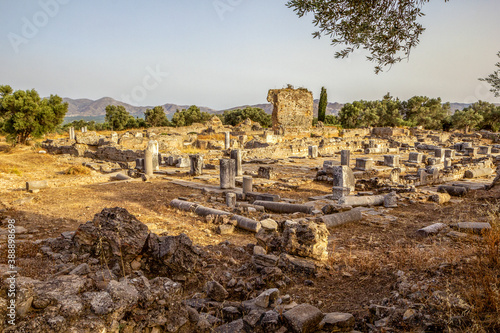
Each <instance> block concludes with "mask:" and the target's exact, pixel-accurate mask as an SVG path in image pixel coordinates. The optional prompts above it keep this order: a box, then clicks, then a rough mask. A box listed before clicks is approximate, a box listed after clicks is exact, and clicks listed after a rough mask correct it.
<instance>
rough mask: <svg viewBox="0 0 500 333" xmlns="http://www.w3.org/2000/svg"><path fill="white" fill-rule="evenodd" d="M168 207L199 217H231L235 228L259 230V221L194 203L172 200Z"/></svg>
mask: <svg viewBox="0 0 500 333" xmlns="http://www.w3.org/2000/svg"><path fill="white" fill-rule="evenodd" d="M170 205H171V206H172V207H175V208H177V209H180V210H184V211H189V212H194V213H195V214H197V215H200V216H207V215H218V216H220V215H231V220H235V221H236V223H237V225H236V226H237V227H239V228H241V229H244V230H247V231H251V232H258V231H259V230H260V228H261V225H260V222H259V221H255V220H252V219H249V218H247V217H244V216H241V215H233V214H231V213H229V212H225V211H223V210H218V209H213V208H208V207H204V206H201V205H198V204H196V203H194V202H189V201H184V200H179V199H174V200H172V201H170Z"/></svg>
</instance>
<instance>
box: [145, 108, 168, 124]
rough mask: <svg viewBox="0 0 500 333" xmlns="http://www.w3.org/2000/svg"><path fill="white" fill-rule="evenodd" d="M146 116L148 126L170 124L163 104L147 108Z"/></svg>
mask: <svg viewBox="0 0 500 333" xmlns="http://www.w3.org/2000/svg"><path fill="white" fill-rule="evenodd" d="M144 117H145V119H146V123H147V124H148V126H151V127H161V126H169V125H170V121H169V120H168V118H167V115H166V114H165V110H164V109H163V107H162V106H155V107H154V108H153V109H147V110H146V112H144Z"/></svg>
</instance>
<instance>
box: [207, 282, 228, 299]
mask: <svg viewBox="0 0 500 333" xmlns="http://www.w3.org/2000/svg"><path fill="white" fill-rule="evenodd" d="M205 290H206V293H207V296H208V297H209V298H211V299H213V300H214V301H217V302H222V301H224V300H225V299H226V298H227V297H228V296H229V293H228V292H227V291H226V289H224V287H223V286H222V285H221V284H220V283H218V282H217V281H209V282H207V284H206V285H205Z"/></svg>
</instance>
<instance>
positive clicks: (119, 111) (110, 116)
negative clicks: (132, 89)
mask: <svg viewBox="0 0 500 333" xmlns="http://www.w3.org/2000/svg"><path fill="white" fill-rule="evenodd" d="M131 117H132V116H131V115H130V113H128V111H127V110H126V109H125V107H124V106H122V105H108V106H106V122H107V123H108V124H109V126H111V129H112V130H114V131H121V130H123V129H124V128H126V127H127V124H128V123H129V122H130V118H131ZM132 118H133V117H132Z"/></svg>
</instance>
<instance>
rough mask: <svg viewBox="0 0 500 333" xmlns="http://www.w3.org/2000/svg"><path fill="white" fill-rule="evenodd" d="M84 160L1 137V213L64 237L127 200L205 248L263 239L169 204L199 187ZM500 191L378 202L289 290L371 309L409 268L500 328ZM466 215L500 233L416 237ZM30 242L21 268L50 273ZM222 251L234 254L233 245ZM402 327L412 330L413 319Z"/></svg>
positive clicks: (479, 325) (161, 227) (474, 318)
mask: <svg viewBox="0 0 500 333" xmlns="http://www.w3.org/2000/svg"><path fill="white" fill-rule="evenodd" d="M75 163H76V161H74V160H73V161H72V160H71V159H70V160H68V159H67V158H64V157H61V156H51V155H47V154H38V153H37V150H36V149H32V148H30V147H24V148H14V149H10V148H9V147H8V146H7V145H6V144H5V143H4V142H3V143H0V220H2V221H4V222H3V223H5V220H6V217H10V218H14V219H15V220H16V224H17V225H19V226H22V227H25V228H26V229H27V230H28V233H27V234H24V235H19V237H18V238H19V239H22V238H26V239H31V240H35V239H43V238H47V237H57V236H58V235H59V234H60V233H61V232H64V231H72V230H75V229H76V228H77V227H78V226H79V225H80V224H82V223H85V222H86V221H88V220H91V219H92V218H93V216H94V214H96V213H98V212H100V211H101V210H102V209H103V208H106V207H116V206H119V207H124V208H126V209H127V210H128V211H129V212H131V213H132V214H134V215H136V216H137V217H138V219H139V220H141V221H142V222H144V223H146V225H147V226H148V227H149V228H150V230H151V231H153V232H156V233H159V234H160V233H163V232H166V233H168V234H171V235H176V234H179V233H186V234H187V235H188V236H189V237H190V238H191V239H192V240H193V242H194V243H195V244H199V245H201V246H207V245H216V244H219V243H221V242H223V241H226V240H227V241H229V242H231V243H232V244H235V245H236V246H241V247H244V246H245V245H246V244H249V243H256V241H255V238H254V237H253V235H252V234H250V233H246V232H242V231H237V232H235V233H234V234H232V235H218V234H216V233H215V232H214V231H213V230H212V228H211V226H210V225H208V224H207V223H205V222H204V221H203V220H202V218H200V217H198V216H195V215H193V214H191V213H186V212H180V211H177V210H175V209H172V208H170V207H169V206H168V203H169V202H170V200H172V199H174V198H177V197H179V196H183V197H190V196H192V197H195V198H196V200H199V201H204V200H205V198H203V196H202V194H201V192H200V191H198V190H193V189H189V188H186V187H181V186H178V185H174V184H171V183H170V182H169V181H167V180H164V179H161V178H160V179H154V180H153V181H151V182H141V181H134V182H129V183H107V182H108V178H109V176H103V175H100V174H96V173H92V174H89V175H66V174H64V173H65V171H66V170H68V169H69V168H70V167H71V166H74V165H75ZM297 164H300V163H297ZM287 172H290V170H287ZM184 178H186V179H189V177H186V176H185V177H184ZM35 179H49V180H50V181H51V182H52V184H54V186H52V187H51V188H48V189H44V190H41V191H40V192H39V193H34V194H31V193H27V192H26V191H24V190H23V188H24V182H25V181H27V180H35ZM269 192H271V193H278V194H280V195H282V197H287V198H294V199H302V200H306V198H307V197H309V196H312V195H321V194H326V193H328V192H329V188H328V186H327V185H326V184H318V183H307V184H305V185H303V186H301V187H299V188H298V189H296V190H293V191H285V192H283V191H281V190H279V189H269ZM499 195H500V186H499V188H495V189H493V190H492V191H491V192H486V191H473V192H472V193H470V194H469V195H468V197H465V198H463V199H461V200H455V201H454V202H452V203H448V204H446V205H444V206H439V205H437V204H434V203H417V204H412V205H405V206H400V207H399V208H395V209H383V208H377V210H376V211H377V215H373V216H370V215H369V216H367V217H365V218H364V220H363V221H362V222H361V223H358V224H348V225H343V226H340V227H338V228H335V229H332V230H330V232H331V236H330V249H329V250H330V251H329V252H330V258H329V260H328V262H326V263H325V269H322V270H321V271H320V273H319V275H318V276H317V277H316V278H314V279H313V283H312V284H311V285H307V286H306V285H305V284H304V281H305V280H306V279H307V278H306V277H302V276H289V277H290V278H291V280H292V283H291V284H289V286H288V290H287V292H288V293H289V294H290V295H292V297H294V298H295V300H296V302H297V303H301V302H309V303H311V304H314V305H316V306H318V307H319V308H320V309H321V310H322V311H323V312H333V311H339V312H351V313H353V314H355V315H356V316H357V317H362V316H363V315H364V314H366V312H367V309H368V306H369V305H370V304H371V303H375V304H383V303H384V302H387V299H390V298H391V297H393V296H394V291H395V289H396V286H395V284H396V282H397V272H398V271H402V272H404V273H405V274H406V275H408V276H410V277H411V279H412V281H431V282H430V285H429V286H428V289H426V290H425V292H426V293H429V295H430V294H432V292H433V291H434V290H443V289H447V290H450V291H451V292H453V293H456V294H459V295H461V297H462V298H463V299H465V300H466V301H467V302H468V303H469V304H471V305H472V308H470V309H469V310H467V314H466V316H467V318H468V319H467V320H468V323H469V324H470V325H472V327H474V328H473V329H472V328H471V329H467V331H495V329H496V328H498V327H500V323H499V319H498V318H499V315H500V295H499V292H498V288H499V287H500V283H499V282H500V278H499V265H498V243H499V239H500V238H499V239H496V238H495V237H498V236H497V235H498V234H500V232H499V231H498V229H497V228H498V215H497V212H498V202H497V198H498V197H499ZM458 221H489V222H491V223H492V224H493V225H494V227H495V232H494V233H492V236H476V235H468V236H467V237H463V238H462V237H458V238H453V237H449V236H446V235H440V236H436V237H430V238H426V239H420V238H417V237H416V233H415V231H416V230H417V229H419V228H421V227H424V226H427V225H429V224H432V223H436V222H443V223H453V222H458ZM3 227H5V226H3ZM1 242H2V243H4V242H5V239H4V238H3V239H2V240H1ZM24 246H25V245H23V244H21V245H20V250H19V251H18V254H19V255H20V256H21V257H23V256H25V257H26V259H25V260H22V261H21V263H20V267H21V270H22V271H21V274H23V275H27V276H33V277H37V278H41V277H42V276H44V275H48V274H50V273H51V272H52V271H53V268H51V267H47V266H46V265H45V266H44V261H43V259H41V258H40V256H39V255H38V256H37V254H36V250H33V249H31V248H30V247H28V246H26V250H23V247H24ZM495 251H496V252H495ZM221 253H222V255H224V251H222V252H221ZM3 254H4V253H3V251H2V255H3ZM4 257H5V256H4ZM2 261H3V260H0V263H2ZM34 262H38V265H37V267H38V269H36V268H33V267H31V265H33V263H34ZM216 271H217V269H214V271H213V272H211V273H212V274H216ZM23 272H24V273H23ZM426 283H427V284H429V283H428V282H426ZM442 310H443V313H444V314H446V315H445V316H448V318H445V319H446V320H450V321H452V320H453V318H454V317H456V316H457V313H455V312H454V310H453V309H452V308H451V307H450V308H448V309H446V308H444V309H442ZM475 323H476V324H475ZM474 325H476V326H474ZM401 330H402V331H405V328H404V325H403V326H402V328H401Z"/></svg>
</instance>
